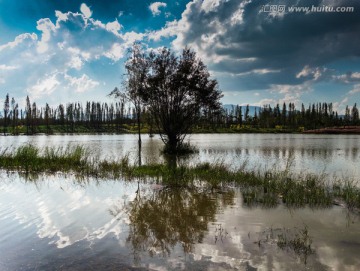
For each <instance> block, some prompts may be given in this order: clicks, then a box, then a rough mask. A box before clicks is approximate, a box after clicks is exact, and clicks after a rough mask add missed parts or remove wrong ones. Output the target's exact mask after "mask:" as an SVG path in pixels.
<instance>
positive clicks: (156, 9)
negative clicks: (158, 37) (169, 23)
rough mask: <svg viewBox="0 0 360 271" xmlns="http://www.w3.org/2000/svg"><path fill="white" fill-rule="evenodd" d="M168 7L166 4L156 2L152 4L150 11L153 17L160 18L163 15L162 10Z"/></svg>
mask: <svg viewBox="0 0 360 271" xmlns="http://www.w3.org/2000/svg"><path fill="white" fill-rule="evenodd" d="M166 6H167V5H166V3H164V2H154V3H152V4H150V6H149V9H150V10H151V13H152V14H153V16H158V15H160V13H161V11H160V8H162V7H163V8H165V7H166Z"/></svg>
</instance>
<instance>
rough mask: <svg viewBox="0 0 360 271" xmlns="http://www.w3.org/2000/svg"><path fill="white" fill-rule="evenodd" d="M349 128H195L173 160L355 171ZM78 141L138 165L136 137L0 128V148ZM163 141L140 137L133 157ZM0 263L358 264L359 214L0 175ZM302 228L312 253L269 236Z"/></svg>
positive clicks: (354, 139) (225, 195) (221, 194)
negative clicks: (189, 150)
mask: <svg viewBox="0 0 360 271" xmlns="http://www.w3.org/2000/svg"><path fill="white" fill-rule="evenodd" d="M359 139H360V137H359V136H354V135H351V136H348V135H283V134H281V135H263V134H262V135H260V134H259V135H257V134H255V135H254V134H252V135H250V134H245V135H232V134H229V135H228V134H226V135H219V134H215V135H210V134H206V135H193V136H191V139H190V141H191V143H192V144H193V145H196V146H197V148H198V150H199V153H197V154H195V155H193V156H191V157H190V158H188V159H187V160H185V161H181V162H182V163H197V162H203V161H208V162H221V163H224V164H226V165H228V166H229V167H234V168H236V167H239V166H241V165H244V163H247V167H248V168H278V169H284V168H285V167H286V166H287V164H288V163H291V170H293V171H294V172H298V173H300V172H303V171H306V172H314V173H317V174H320V173H322V172H324V173H326V174H328V175H332V174H336V175H338V176H340V177H344V178H355V179H356V178H357V176H359V173H360V172H359V167H358V161H359V152H358V149H359V147H360V140H359ZM27 143H31V144H34V145H37V146H39V147H45V146H56V147H58V146H66V145H78V144H81V145H84V146H86V147H89V149H90V150H91V151H92V155H94V156H100V157H101V158H104V159H105V158H106V159H116V158H119V157H122V156H123V155H126V154H129V156H130V158H131V160H132V161H133V162H136V160H137V159H138V155H137V153H138V152H137V137H136V136H134V135H80V136H72V135H66V136H30V137H27V136H18V137H11V136H6V137H3V136H1V137H0V144H1V148H2V149H4V148H6V147H10V148H15V147H18V146H20V145H23V144H27ZM161 147H162V142H161V141H160V139H158V138H152V139H150V138H148V137H147V136H143V149H142V161H143V163H149V162H161V161H163V159H164V158H163V156H162V155H161V154H160V148H161ZM0 179H1V182H0V270H5V271H10V270H11V271H12V270H359V269H360V259H359V257H358V252H359V250H360V216H359V214H357V213H354V212H349V211H348V210H347V209H345V208H344V207H341V206H333V207H331V208H326V209H325V208H312V209H311V208H295V209H294V208H289V207H286V206H284V205H282V204H278V205H276V206H275V207H272V208H269V207H266V206H261V205H249V204H246V203H245V202H244V200H243V196H242V192H243V191H242V190H241V189H240V188H237V187H227V188H224V189H223V190H217V191H211V190H208V189H205V188H203V187H198V188H191V189H190V188H187V189H185V188H183V189H169V188H166V187H162V186H161V185H157V184H151V183H139V184H138V183H137V181H135V180H133V181H131V182H125V181H122V180H94V179H84V180H81V181H79V180H77V179H75V178H74V177H72V176H70V175H68V176H61V175H57V176H40V178H37V179H35V180H32V181H31V180H30V179H27V180H26V179H24V178H23V177H19V176H17V174H10V175H9V174H6V173H4V172H0ZM305 228H307V229H308V231H309V236H310V237H311V239H312V243H311V249H312V251H313V253H310V254H308V253H303V252H298V251H295V250H294V249H292V248H291V247H290V246H287V247H284V248H282V249H281V248H280V247H279V246H278V245H277V243H276V240H277V239H278V236H279V235H283V234H287V235H288V238H289V240H292V239H291V238H294V236H295V235H294V234H296V233H299V230H303V229H305Z"/></svg>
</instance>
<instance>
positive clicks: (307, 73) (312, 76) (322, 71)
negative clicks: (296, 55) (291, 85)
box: [296, 65, 330, 81]
mask: <svg viewBox="0 0 360 271" xmlns="http://www.w3.org/2000/svg"><path fill="white" fill-rule="evenodd" d="M328 72H330V71H329V70H328V69H326V68H322V67H316V68H312V67H310V66H309V65H305V66H304V68H303V69H302V70H301V71H300V72H299V73H298V74H297V75H296V78H298V79H300V78H305V79H308V80H313V81H317V80H319V79H320V78H322V77H324V76H325V75H327V73H328Z"/></svg>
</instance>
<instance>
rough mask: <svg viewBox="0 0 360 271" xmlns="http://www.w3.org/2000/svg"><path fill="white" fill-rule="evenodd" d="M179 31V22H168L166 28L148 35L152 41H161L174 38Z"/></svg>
mask: <svg viewBox="0 0 360 271" xmlns="http://www.w3.org/2000/svg"><path fill="white" fill-rule="evenodd" d="M178 29H179V24H178V21H176V20H175V21H171V22H166V24H165V26H164V27H163V28H161V29H160V30H157V31H151V32H149V33H148V38H149V39H150V40H154V41H159V40H161V38H168V37H173V36H175V35H176V34H177V31H178Z"/></svg>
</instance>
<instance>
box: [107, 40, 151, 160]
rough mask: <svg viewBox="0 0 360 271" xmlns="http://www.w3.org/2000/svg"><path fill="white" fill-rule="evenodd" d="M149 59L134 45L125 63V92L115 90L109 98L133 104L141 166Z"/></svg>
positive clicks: (141, 48) (138, 45)
mask: <svg viewBox="0 0 360 271" xmlns="http://www.w3.org/2000/svg"><path fill="white" fill-rule="evenodd" d="M148 64H149V62H148V58H147V56H146V55H145V53H144V50H143V47H142V46H141V44H139V43H134V45H133V47H132V48H131V49H130V50H129V56H128V59H127V61H126V63H125V70H126V74H125V80H124V81H123V86H124V88H123V90H119V89H118V88H115V89H114V90H113V91H112V92H111V93H110V94H109V96H114V97H115V98H123V99H126V100H128V101H130V102H132V103H133V105H134V109H135V114H136V120H137V126H138V136H139V139H138V144H139V165H141V156H140V154H141V111H142V105H143V99H142V97H143V93H144V91H145V89H146V83H147V81H146V80H147V75H148V70H149V65H148Z"/></svg>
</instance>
